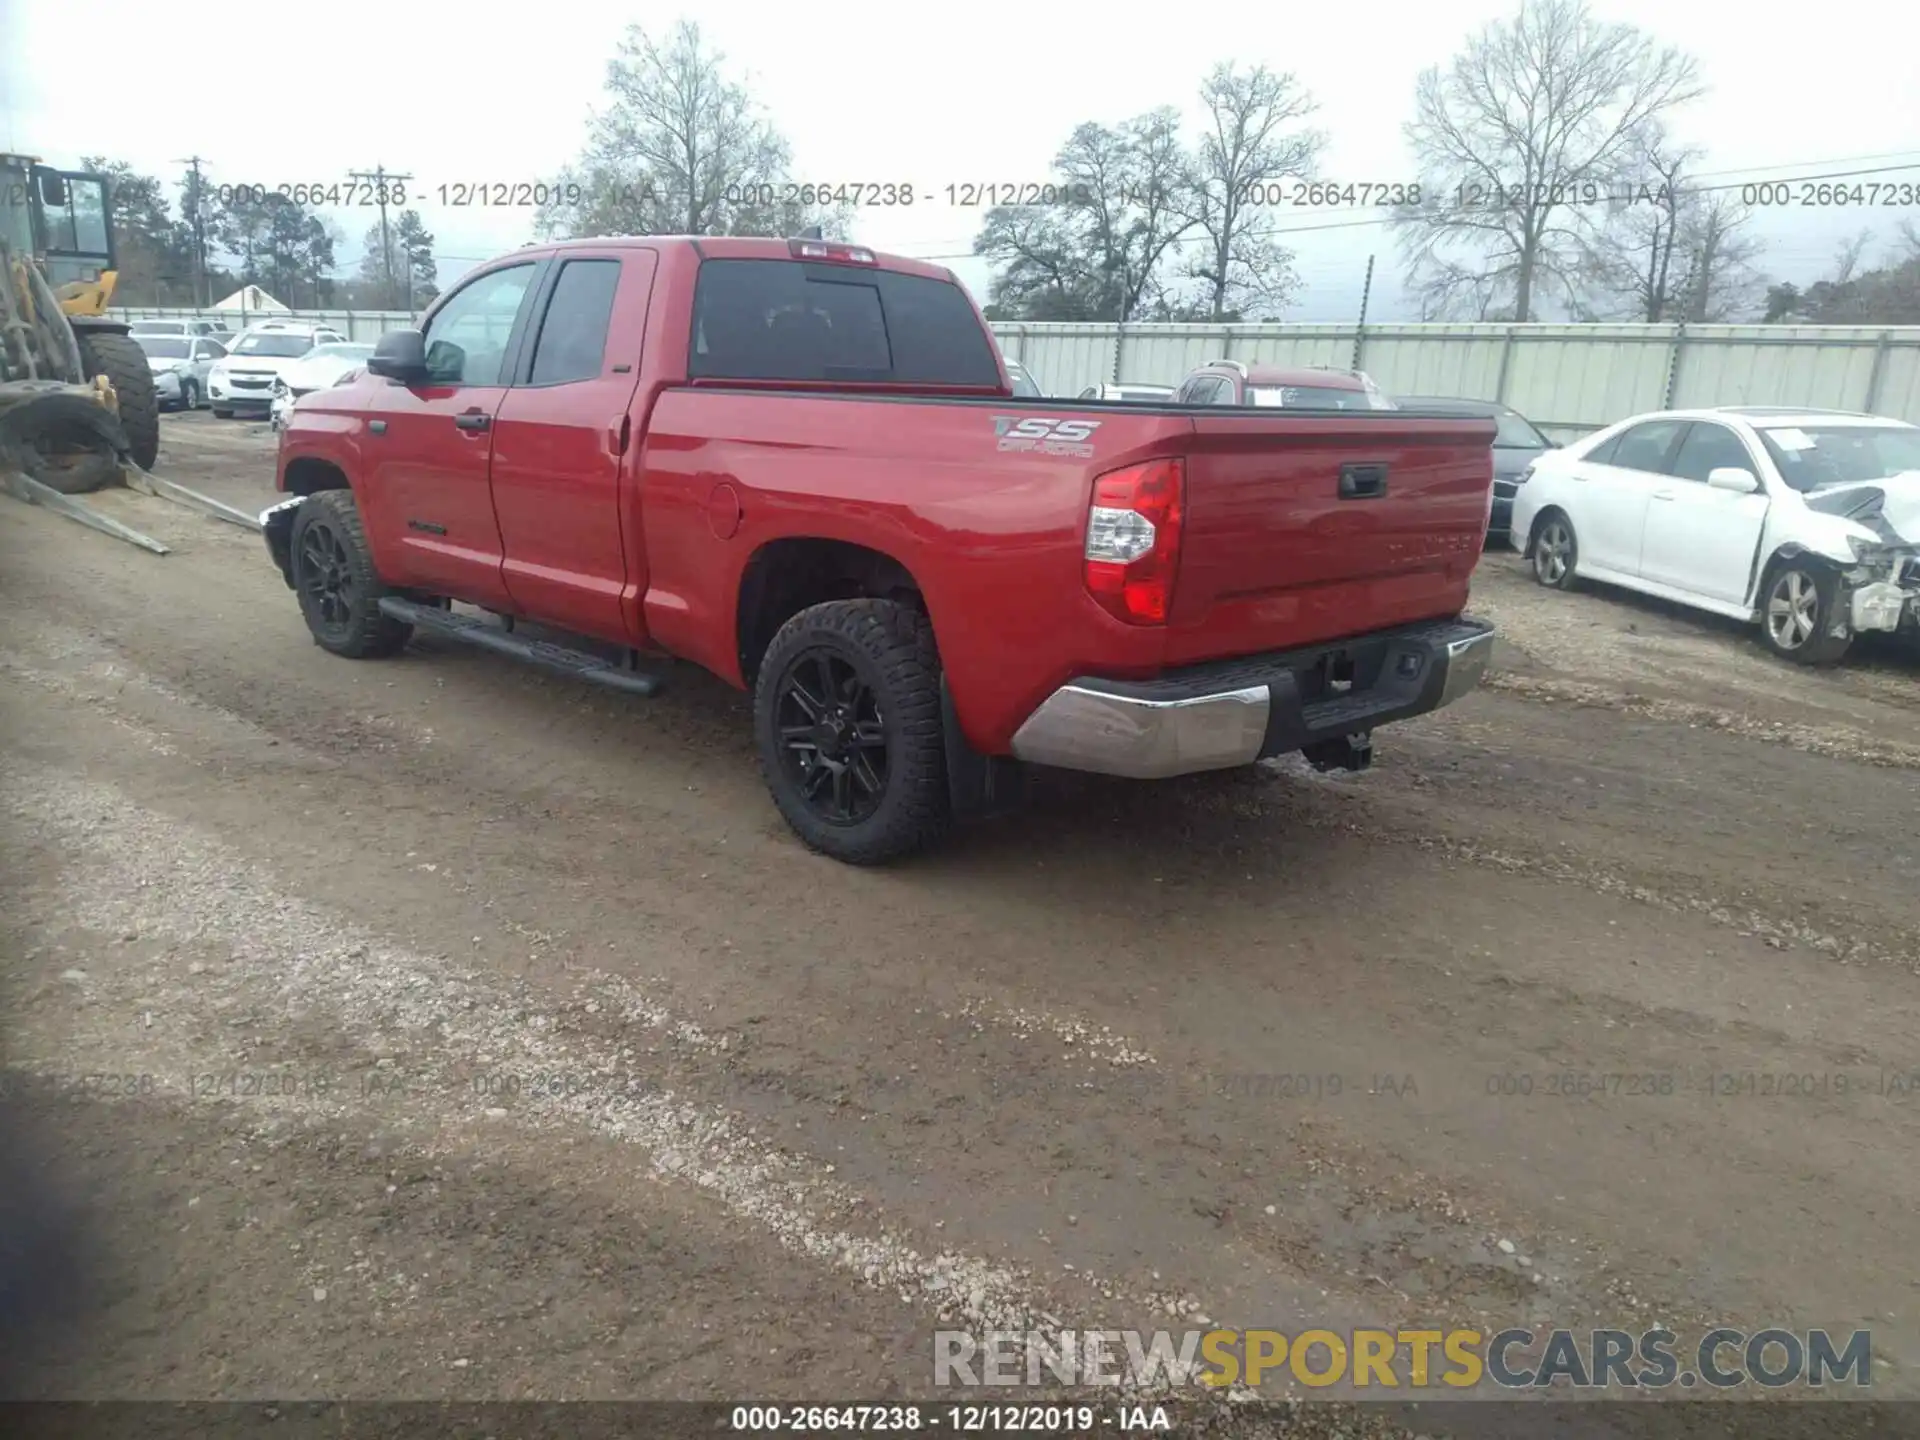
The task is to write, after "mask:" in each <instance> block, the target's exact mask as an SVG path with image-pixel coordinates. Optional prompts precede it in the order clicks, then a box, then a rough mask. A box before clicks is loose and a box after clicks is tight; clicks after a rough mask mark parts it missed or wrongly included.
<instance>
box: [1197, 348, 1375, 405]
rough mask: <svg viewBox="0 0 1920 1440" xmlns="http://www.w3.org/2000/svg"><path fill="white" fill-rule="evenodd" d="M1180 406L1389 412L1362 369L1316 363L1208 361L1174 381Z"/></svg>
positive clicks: (1370, 378)
mask: <svg viewBox="0 0 1920 1440" xmlns="http://www.w3.org/2000/svg"><path fill="white" fill-rule="evenodd" d="M1174 398H1175V400H1176V402H1177V403H1179V404H1181V405H1259V406H1279V407H1283V408H1298V409H1306V410H1392V409H1394V408H1395V406H1394V403H1393V401H1392V400H1390V399H1389V398H1388V397H1387V394H1386V392H1385V391H1383V390H1382V389H1381V388H1380V387H1379V386H1378V385H1376V384H1374V383H1373V378H1372V377H1371V376H1370V375H1368V374H1367V373H1366V372H1365V371H1364V370H1335V369H1333V368H1332V367H1331V366H1320V365H1260V364H1255V365H1249V364H1246V363H1245V362H1244V361H1240V360H1210V361H1208V362H1207V363H1206V364H1205V365H1202V366H1200V367H1199V368H1198V369H1196V370H1193V371H1192V372H1190V373H1189V374H1188V376H1187V378H1186V379H1185V380H1183V381H1181V382H1180V388H1179V391H1178V392H1177V393H1176V395H1175V397H1174Z"/></svg>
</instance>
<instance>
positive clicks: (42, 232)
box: [0, 155, 115, 311]
mask: <svg viewBox="0 0 1920 1440" xmlns="http://www.w3.org/2000/svg"><path fill="white" fill-rule="evenodd" d="M107 205H108V195H107V177H106V176H104V175H97V174H90V173H88V172H87V171H84V170H56V169H54V168H53V167H52V166H50V165H42V164H40V163H39V162H38V161H37V160H35V159H34V158H33V157H32V156H30V155H0V238H4V239H5V241H6V243H7V245H8V246H9V247H11V248H12V249H13V250H14V251H15V252H16V253H25V254H29V255H33V256H34V257H36V258H37V259H38V260H39V261H40V269H41V271H42V273H44V274H45V275H46V277H47V283H48V284H49V285H51V286H52V287H53V288H54V290H55V291H56V292H60V291H61V290H62V289H63V287H66V286H70V285H72V286H80V287H83V289H84V290H85V291H86V292H88V293H89V299H91V298H92V293H91V292H94V291H95V290H96V289H97V287H99V285H100V282H101V281H102V278H103V277H104V276H106V275H109V274H111V273H112V271H113V269H114V259H115V257H114V249H113V226H112V224H111V223H110V220H109V213H108V209H107ZM62 298H63V299H65V296H64V295H63V296H62ZM106 298H108V299H110V298H111V289H110V288H109V289H108V291H107V295H106ZM63 308H64V307H63ZM99 308H100V310H102V311H104V310H105V308H106V305H105V301H104V299H103V300H102V301H101V303H100V306H99Z"/></svg>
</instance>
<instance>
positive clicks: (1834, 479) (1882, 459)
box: [1760, 425, 1920, 493]
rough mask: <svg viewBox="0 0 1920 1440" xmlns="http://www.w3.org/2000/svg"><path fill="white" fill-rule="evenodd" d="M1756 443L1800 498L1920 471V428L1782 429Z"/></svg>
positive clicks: (1765, 434)
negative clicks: (1822, 489) (1830, 487)
mask: <svg viewBox="0 0 1920 1440" xmlns="http://www.w3.org/2000/svg"><path fill="white" fill-rule="evenodd" d="M1760 439H1761V441H1762V443H1764V444H1765V445H1766V447H1767V454H1768V455H1769V456H1771V457H1772V459H1773V463H1774V465H1775V467H1776V468H1778V470H1779V471H1780V478H1781V479H1783V480H1785V481H1786V482H1787V484H1789V485H1791V486H1792V487H1793V488H1794V489H1795V490H1798V491H1801V492H1802V493H1805V492H1806V491H1808V490H1818V489H1819V488H1820V487H1821V486H1822V485H1844V484H1849V483H1855V482H1858V481H1862V480H1885V479H1886V478H1887V477H1888V476H1889V475H1898V474H1900V473H1901V472H1902V471H1907V470H1914V471H1920V428H1916V427H1913V426H1898V427H1896V426H1892V425H1888V426H1884V427H1882V426H1876V425H1834V426H1830V427H1809V426H1804V425H1801V426H1781V427H1778V428H1775V429H1769V430H1762V431H1761V432H1760Z"/></svg>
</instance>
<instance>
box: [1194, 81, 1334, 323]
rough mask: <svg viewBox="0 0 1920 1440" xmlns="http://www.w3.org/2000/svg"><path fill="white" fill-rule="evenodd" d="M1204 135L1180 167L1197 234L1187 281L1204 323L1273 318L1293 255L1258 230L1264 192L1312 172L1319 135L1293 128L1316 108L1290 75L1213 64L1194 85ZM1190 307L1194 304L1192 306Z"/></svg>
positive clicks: (1266, 210) (1290, 284)
mask: <svg viewBox="0 0 1920 1440" xmlns="http://www.w3.org/2000/svg"><path fill="white" fill-rule="evenodd" d="M1200 103H1201V105H1202V106H1203V107H1204V109H1205V112H1206V116H1207V118H1206V122H1205V123H1206V133H1205V134H1204V135H1203V136H1202V137H1201V140H1200V145H1199V148H1198V151H1197V153H1196V154H1195V155H1194V157H1193V160H1192V162H1191V166H1190V175H1191V181H1190V184H1189V186H1188V187H1186V188H1187V193H1188V194H1189V195H1190V196H1191V197H1192V207H1193V208H1192V213H1191V217H1190V218H1191V219H1192V221H1193V223H1194V225H1195V226H1196V227H1197V228H1198V230H1199V232H1200V234H1201V235H1202V236H1203V237H1204V239H1203V241H1202V242H1201V243H1200V244H1198V245H1196V246H1195V247H1194V248H1195V250H1197V251H1198V252H1199V253H1198V254H1197V255H1195V256H1193V257H1192V258H1191V259H1190V261H1189V263H1188V265H1187V269H1186V274H1187V276H1188V277H1189V278H1190V279H1192V280H1195V281H1198V282H1199V284H1200V286H1201V288H1202V299H1203V302H1204V304H1205V307H1206V310H1205V314H1206V318H1208V319H1211V320H1225V319H1227V318H1228V317H1229V315H1239V314H1242V313H1245V312H1247V311H1250V310H1263V311H1269V312H1272V311H1278V310H1279V309H1281V308H1283V307H1284V306H1285V304H1286V302H1287V300H1288V299H1289V298H1290V297H1291V295H1292V293H1293V290H1294V289H1295V287H1296V284H1297V277H1296V276H1295V274H1294V270H1293V253H1292V252H1291V251H1289V250H1287V249H1285V248H1283V247H1282V246H1281V245H1280V244H1279V243H1278V242H1276V241H1275V240H1274V239H1273V238H1272V237H1271V236H1270V235H1269V234H1267V233H1266V232H1265V229H1264V227H1265V226H1267V225H1269V224H1270V223H1271V220H1272V215H1273V211H1272V209H1271V207H1270V204H1269V203H1268V201H1269V199H1270V188H1269V187H1272V186H1273V185H1275V184H1276V183H1277V182H1279V181H1282V180H1285V179H1288V178H1294V179H1306V178H1308V177H1310V176H1311V175H1312V174H1313V173H1314V169H1315V166H1316V165H1317V163H1318V161H1319V158H1320V154H1321V151H1322V150H1323V149H1324V148H1325V146H1326V140H1325V137H1324V136H1322V135H1320V134H1319V133H1318V132H1317V131H1313V130H1308V129H1303V128H1301V127H1300V125H1299V122H1300V121H1302V120H1304V119H1305V118H1306V117H1307V116H1309V115H1311V114H1312V113H1313V112H1314V111H1315V110H1316V109H1317V108H1318V106H1317V105H1316V104H1315V102H1314V100H1313V97H1312V96H1311V95H1309V94H1308V93H1307V92H1306V91H1305V90H1304V89H1302V88H1301V87H1300V85H1299V83H1298V82H1297V81H1296V80H1295V79H1294V77H1293V76H1292V75H1291V74H1280V73H1275V72H1274V71H1272V70H1269V69H1267V67H1266V66H1264V65H1256V66H1255V67H1254V68H1253V69H1252V70H1249V71H1247V72H1245V73H1244V74H1243V73H1241V72H1239V71H1236V70H1235V68H1234V67H1233V65H1232V64H1230V63H1223V64H1220V65H1216V66H1215V67H1214V68H1213V71H1212V72H1211V73H1210V74H1209V75H1208V76H1207V78H1206V80H1205V81H1204V82H1203V83H1202V84H1201V86H1200ZM1195 308H1196V309H1197V308H1198V307H1195Z"/></svg>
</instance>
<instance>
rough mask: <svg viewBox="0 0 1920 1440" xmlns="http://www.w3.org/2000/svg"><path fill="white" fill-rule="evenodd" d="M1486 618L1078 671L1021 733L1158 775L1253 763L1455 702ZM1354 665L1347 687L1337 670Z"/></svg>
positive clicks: (1025, 744) (1475, 665)
mask: <svg viewBox="0 0 1920 1440" xmlns="http://www.w3.org/2000/svg"><path fill="white" fill-rule="evenodd" d="M1493 637H1494V630H1493V627H1492V626H1491V625H1488V624H1486V623H1485V622H1484V621H1479V620H1470V619H1467V618H1465V617H1462V618H1461V619H1459V620H1449V621H1440V622H1436V623H1426V624H1421V625H1415V626H1409V627H1405V628H1403V629H1398V630H1386V631H1379V632H1376V633H1374V634H1371V635H1362V636H1356V637H1354V638H1352V639H1350V640H1343V641H1339V642H1336V643H1333V644H1329V645H1319V646H1314V647H1312V648H1311V649H1306V650H1296V651H1283V652H1278V653H1275V654H1270V655H1256V656H1248V657H1244V658H1240V659H1235V660H1229V661H1220V662H1215V663H1211V664H1207V665H1197V666H1192V667H1190V668H1188V669H1184V670H1179V671H1175V672H1172V673H1170V674H1168V675H1164V676H1161V677H1159V678H1158V679H1154V680H1145V681H1122V680H1098V679H1087V678H1081V679H1076V680H1074V681H1072V682H1070V683H1068V684H1066V685H1063V686H1061V687H1060V688H1059V689H1058V690H1056V691H1054V692H1053V693H1052V694H1051V695H1049V696H1048V697H1047V698H1046V699H1045V700H1044V701H1042V702H1041V703H1040V705H1039V706H1038V707H1037V708H1036V709H1035V710H1034V712H1033V713H1032V714H1031V715H1029V716H1028V717H1027V719H1026V721H1025V722H1024V723H1023V724H1022V725H1021V726H1020V729H1019V730H1018V731H1017V732H1016V733H1015V734H1014V737H1013V745H1012V749H1013V753H1014V754H1015V755H1016V756H1017V757H1019V758H1020V759H1022V760H1025V761H1029V762H1031V763H1033V764H1036V765H1052V766H1056V767H1058V768H1060V769H1064V770H1087V771H1092V772H1094V773H1096V774H1102V775H1121V776H1125V777H1127V778H1129V779H1135V780H1157V779H1164V778H1165V777H1167V776H1171V775H1186V774H1192V773H1194V772H1196V771H1201V770H1225V769H1230V768H1232V767H1234V766H1237V765H1250V764H1252V763H1253V762H1254V761H1255V760H1259V759H1263V758H1265V757H1267V756H1272V755H1284V754H1289V753H1291V752H1293V751H1295V750H1302V749H1305V748H1306V747H1308V746H1310V745H1316V744H1320V743H1323V742H1329V741H1338V740H1341V739H1344V738H1346V737H1350V736H1353V735H1356V734H1364V733H1365V732H1367V731H1370V730H1372V729H1373V728H1374V727H1375V726H1377V725H1385V724H1390V723H1392V722H1393V721H1395V720H1406V719H1410V718H1411V717H1413V716H1415V715H1423V714H1426V713H1427V712H1428V711H1431V710H1437V709H1439V708H1440V707H1441V706H1443V705H1451V704H1452V703H1453V702H1454V701H1455V700H1458V699H1459V698H1460V697H1461V696H1462V695H1465V694H1466V693H1467V692H1468V691H1470V690H1473V689H1474V688H1475V687H1477V686H1478V685H1479V684H1480V681H1481V677H1482V676H1484V675H1485V674H1486V670H1487V661H1488V658H1489V657H1490V656H1491V654H1492V652H1493ZM1340 673H1345V674H1346V675H1347V676H1348V677H1349V678H1348V681H1347V688H1345V689H1341V688H1338V686H1337V684H1336V683H1333V679H1332V677H1334V676H1335V675H1337V674H1340Z"/></svg>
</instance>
